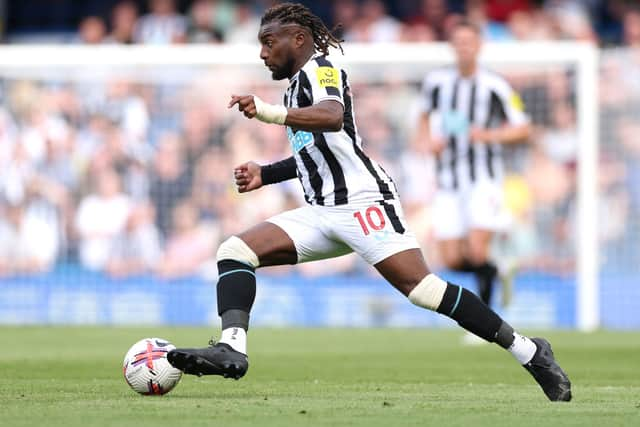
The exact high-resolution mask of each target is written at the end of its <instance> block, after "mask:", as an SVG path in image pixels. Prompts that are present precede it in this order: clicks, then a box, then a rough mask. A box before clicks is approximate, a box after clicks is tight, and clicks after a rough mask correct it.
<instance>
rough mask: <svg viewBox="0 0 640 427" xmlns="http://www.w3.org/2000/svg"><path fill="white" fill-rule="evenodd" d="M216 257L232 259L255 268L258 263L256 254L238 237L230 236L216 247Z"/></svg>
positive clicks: (220, 259) (218, 258) (219, 259)
mask: <svg viewBox="0 0 640 427" xmlns="http://www.w3.org/2000/svg"><path fill="white" fill-rule="evenodd" d="M216 259H217V260H218V261H222V260H223V259H232V260H234V261H238V262H242V263H244V264H248V265H250V266H252V267H253V268H257V267H258V266H259V265H260V261H259V260H258V255H256V253H255V252H253V250H252V249H251V248H250V247H249V246H247V244H246V243H245V242H243V241H242V239H240V238H239V237H236V236H231V237H229V238H228V239H227V240H225V241H224V242H222V243H221V244H220V247H218V252H217V253H216Z"/></svg>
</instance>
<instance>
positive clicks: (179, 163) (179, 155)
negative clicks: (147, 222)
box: [150, 133, 191, 237]
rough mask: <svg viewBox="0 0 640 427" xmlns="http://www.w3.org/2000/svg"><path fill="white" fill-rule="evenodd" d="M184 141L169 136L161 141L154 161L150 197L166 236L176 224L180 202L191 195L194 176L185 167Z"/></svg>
mask: <svg viewBox="0 0 640 427" xmlns="http://www.w3.org/2000/svg"><path fill="white" fill-rule="evenodd" d="M183 150H184V148H183V146H182V140H181V139H180V138H179V137H178V135H176V134H172V133H166V134H164V135H163V136H162V137H161V138H160V142H159V143H158V150H157V152H156V155H155V158H154V160H153V170H152V175H151V188H150V197H151V201H152V202H153V206H154V208H155V211H156V224H157V225H158V228H159V229H160V232H161V233H162V236H164V237H166V236H167V235H168V234H169V232H170V230H171V224H172V223H173V220H172V215H173V210H174V208H175V206H176V205H177V204H178V202H179V201H180V200H182V199H184V198H185V197H187V196H189V195H190V194H191V174H190V173H189V171H188V170H187V168H186V162H185V159H184V151H183Z"/></svg>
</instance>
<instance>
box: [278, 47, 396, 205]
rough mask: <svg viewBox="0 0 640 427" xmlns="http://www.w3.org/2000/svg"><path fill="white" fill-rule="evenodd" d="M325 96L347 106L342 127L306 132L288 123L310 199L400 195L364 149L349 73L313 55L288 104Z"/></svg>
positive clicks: (341, 201) (339, 201)
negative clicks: (331, 130) (334, 129)
mask: <svg viewBox="0 0 640 427" xmlns="http://www.w3.org/2000/svg"><path fill="white" fill-rule="evenodd" d="M326 100H334V101H337V102H339V103H340V104H342V105H343V106H344V121H343V126H342V129H340V130H339V131H337V132H308V131H303V130H298V129H293V128H291V127H289V126H287V128H286V129H287V137H288V139H289V143H290V144H291V148H292V150H293V156H294V158H295V160H296V166H297V170H298V178H299V179H300V182H301V183H302V187H303V189H304V193H305V199H306V201H307V202H308V203H310V204H312V205H324V206H338V205H345V204H347V203H349V204H353V203H360V202H362V203H371V202H375V201H384V200H393V199H397V192H396V188H395V184H394V183H393V181H392V180H391V178H390V177H389V175H387V173H386V172H385V171H384V169H382V167H381V166H380V165H379V164H377V163H376V162H375V161H373V160H371V159H370V158H369V157H368V156H367V155H366V154H365V153H364V151H363V148H362V140H361V139H360V136H359V134H358V128H357V126H356V122H355V113H354V108H353V98H352V95H351V89H350V87H349V83H348V80H347V73H346V72H345V70H344V69H343V68H341V67H340V66H338V65H336V64H334V63H333V62H331V61H329V59H328V58H327V57H326V56H314V57H312V58H311V59H310V60H309V61H308V62H307V63H306V64H305V65H304V66H303V67H302V68H301V69H300V71H298V72H297V73H296V74H295V75H294V76H293V77H292V78H291V79H290V85H289V88H288V89H287V91H286V93H285V95H284V105H285V106H287V107H290V108H291V107H293V108H302V107H308V106H311V105H314V104H317V103H319V102H321V101H326Z"/></svg>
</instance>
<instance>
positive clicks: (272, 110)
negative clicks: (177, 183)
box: [253, 95, 287, 125]
mask: <svg viewBox="0 0 640 427" xmlns="http://www.w3.org/2000/svg"><path fill="white" fill-rule="evenodd" d="M253 103H254V104H256V119H258V120H260V121H261V122H265V123H275V124H278V125H283V124H284V121H285V120H286V119H287V107H285V106H284V105H273V104H268V103H266V102H264V101H263V100H262V99H260V98H258V97H257V96H256V95H253Z"/></svg>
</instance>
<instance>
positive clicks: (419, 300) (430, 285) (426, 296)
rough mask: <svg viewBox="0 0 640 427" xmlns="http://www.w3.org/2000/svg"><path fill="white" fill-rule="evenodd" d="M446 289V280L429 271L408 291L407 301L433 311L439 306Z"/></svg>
mask: <svg viewBox="0 0 640 427" xmlns="http://www.w3.org/2000/svg"><path fill="white" fill-rule="evenodd" d="M446 290H447V282H445V281H444V280H442V279H441V278H439V277H438V276H436V275H435V274H433V273H431V274H429V275H427V277H425V278H424V279H422V280H421V281H420V283H418V284H417V285H416V287H415V288H413V290H412V291H411V293H409V301H411V302H412V303H414V304H415V305H417V306H420V307H424V308H428V309H429V310H434V311H435V310H436V309H437V308H438V307H439V306H440V303H441V302H442V298H443V297H444V292H445V291H446Z"/></svg>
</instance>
